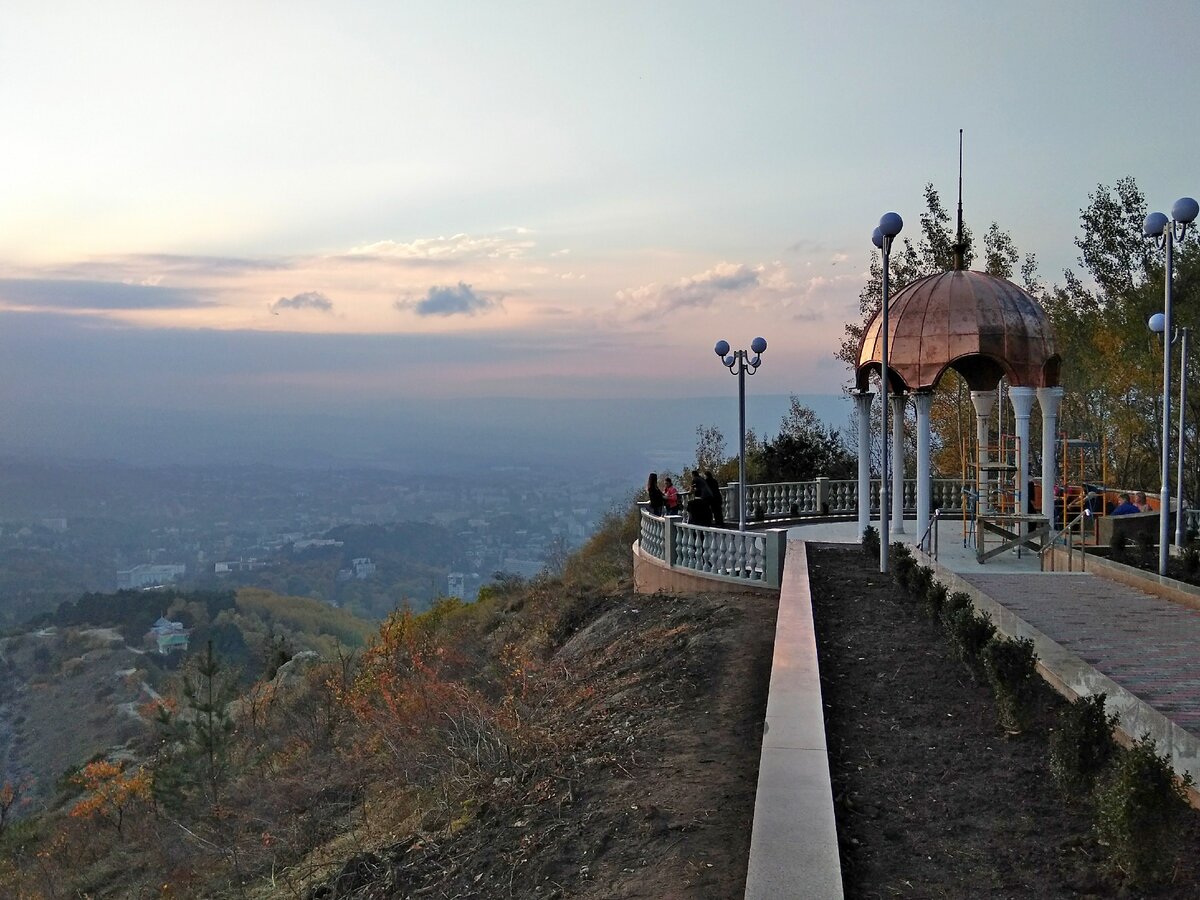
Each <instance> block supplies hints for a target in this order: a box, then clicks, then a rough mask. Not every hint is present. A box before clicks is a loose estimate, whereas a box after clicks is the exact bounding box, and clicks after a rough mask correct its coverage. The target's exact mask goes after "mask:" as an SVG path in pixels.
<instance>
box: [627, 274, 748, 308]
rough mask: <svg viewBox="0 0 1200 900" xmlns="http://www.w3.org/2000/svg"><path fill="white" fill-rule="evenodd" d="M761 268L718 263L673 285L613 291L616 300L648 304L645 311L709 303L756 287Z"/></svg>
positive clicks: (702, 305) (654, 285)
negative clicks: (615, 292) (615, 293)
mask: <svg viewBox="0 0 1200 900" xmlns="http://www.w3.org/2000/svg"><path fill="white" fill-rule="evenodd" d="M762 272H763V268H762V267H761V266H759V267H758V268H755V269H752V268H750V267H749V266H747V265H745V264H744V263H739V264H737V265H734V264H733V263H718V264H717V265H715V266H713V267H712V268H711V269H709V270H708V271H706V272H700V273H699V274H697V275H692V276H691V277H688V278H681V279H679V281H677V282H676V283H675V284H671V285H666V286H660V285H657V284H648V285H643V286H642V287H637V288H632V289H627V290H623V291H618V292H617V299H618V300H620V301H624V302H628V303H636V304H638V305H641V306H645V307H648V308H647V310H646V313H647V314H648V313H659V312H668V311H670V310H676V309H684V308H691V309H698V308H703V307H707V306H711V305H712V304H713V302H714V301H715V300H716V299H717V298H718V297H722V296H725V295H728V294H741V293H745V292H748V291H750V290H752V289H753V288H756V287H759V286H760V283H761V282H760V276H761V274H762Z"/></svg>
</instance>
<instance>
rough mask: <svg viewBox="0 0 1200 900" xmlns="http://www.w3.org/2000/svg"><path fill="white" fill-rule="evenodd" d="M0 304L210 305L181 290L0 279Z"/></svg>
mask: <svg viewBox="0 0 1200 900" xmlns="http://www.w3.org/2000/svg"><path fill="white" fill-rule="evenodd" d="M0 303H7V304H9V305H12V306H30V307H38V308H43V309H53V310H97V309H101V310H132V309H189V308H194V307H199V306H208V305H210V304H209V301H207V300H205V299H203V297H201V296H200V295H199V293H198V292H196V291H191V290H186V289H184V288H173V287H162V286H160V285H155V284H130V283H127V282H119V281H94V280H82V279H80V280H76V279H60V278H0Z"/></svg>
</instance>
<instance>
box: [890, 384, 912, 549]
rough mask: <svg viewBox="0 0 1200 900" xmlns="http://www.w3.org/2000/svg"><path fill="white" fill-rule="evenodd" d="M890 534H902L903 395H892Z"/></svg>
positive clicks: (904, 399)
mask: <svg viewBox="0 0 1200 900" xmlns="http://www.w3.org/2000/svg"><path fill="white" fill-rule="evenodd" d="M890 399H891V401H892V534H904V403H905V401H906V400H907V399H908V398H907V397H906V396H905V395H904V394H892V395H891V397H890Z"/></svg>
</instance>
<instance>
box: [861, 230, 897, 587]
mask: <svg viewBox="0 0 1200 900" xmlns="http://www.w3.org/2000/svg"><path fill="white" fill-rule="evenodd" d="M903 227H904V220H903V219H901V218H900V214H899V213H894V212H890V213H884V214H883V216H882V218H880V220H879V226H878V227H877V228H876V229H875V231H874V233H873V234H872V235H871V243H873V244H874V245H875V246H876V247H878V248H879V250H880V252H882V253H883V307H882V311H881V319H880V323H879V380H880V382H881V386H882V387H881V389H882V394H883V422H882V434H881V435H880V437H881V440H880V444H881V445H882V448H883V464H882V466H881V471H880V477H879V571H880V572H886V571H887V570H888V539H889V535H888V275H889V272H888V263H889V260H890V258H891V254H892V241H893V240H895V238H896V235H898V234H899V233H900V230H901V229H902V228H903ZM858 502H859V503H870V502H871V498H870V497H869V496H867V497H859V498H858ZM900 502H901V503H903V502H904V500H903V498H901V500H900Z"/></svg>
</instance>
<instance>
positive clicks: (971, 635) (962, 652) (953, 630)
mask: <svg viewBox="0 0 1200 900" xmlns="http://www.w3.org/2000/svg"><path fill="white" fill-rule="evenodd" d="M995 633H996V626H995V625H993V624H992V617H991V616H989V615H988V614H987V613H980V614H978V615H976V613H975V611H974V610H973V609H972V608H971V607H969V606H967V607H965V608H963V609H959V610H956V611H955V612H954V614H953V615H952V616H951V617H950V646H951V648H952V649H953V650H954V655H955V656H956V657H958V659H959V660H961V661H962V662H964V663H966V665H967V667H968V668H969V669H971V671H972V672H974V673H978V671H979V665H980V654H982V653H983V648H984V647H986V646H987V643H988V641H990V640H991V639H992V636H993V635H994V634H995Z"/></svg>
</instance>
